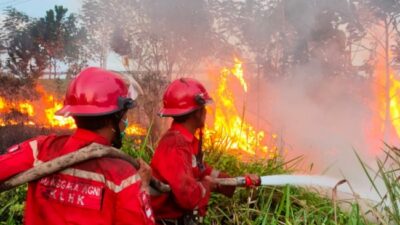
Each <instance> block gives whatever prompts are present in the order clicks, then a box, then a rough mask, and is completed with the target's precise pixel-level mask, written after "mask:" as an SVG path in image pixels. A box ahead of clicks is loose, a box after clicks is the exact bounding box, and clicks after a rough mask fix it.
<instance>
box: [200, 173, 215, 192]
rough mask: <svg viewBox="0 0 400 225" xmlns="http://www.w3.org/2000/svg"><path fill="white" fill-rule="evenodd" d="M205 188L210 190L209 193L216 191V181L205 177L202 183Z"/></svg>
mask: <svg viewBox="0 0 400 225" xmlns="http://www.w3.org/2000/svg"><path fill="white" fill-rule="evenodd" d="M200 182H201V183H202V184H203V186H204V187H205V188H206V189H207V190H208V191H214V190H215V189H216V188H217V185H218V184H217V183H216V182H215V179H214V178H213V177H211V176H205V177H203V179H201V181H200Z"/></svg>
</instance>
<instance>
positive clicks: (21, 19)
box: [2, 6, 89, 79]
mask: <svg viewBox="0 0 400 225" xmlns="http://www.w3.org/2000/svg"><path fill="white" fill-rule="evenodd" d="M67 11H68V10H67V9H66V8H64V7H62V6H55V7H54V10H53V9H51V10H48V11H47V12H46V16H45V17H42V18H39V19H35V18H30V17H28V16H27V15H25V14H24V13H22V12H19V11H17V10H16V9H12V8H10V9H7V10H6V14H7V15H6V19H5V22H4V26H3V28H2V29H3V35H2V45H3V47H4V48H5V49H6V50H7V54H8V59H7V64H6V66H7V68H8V69H9V70H10V71H11V73H12V74H14V75H16V76H18V77H20V78H29V79H36V78H38V77H39V76H40V75H42V72H43V71H44V70H45V69H47V68H49V67H50V68H49V69H50V71H53V72H54V74H56V69H57V64H58V63H60V62H62V63H64V64H67V65H68V66H69V67H70V68H71V67H72V68H76V67H77V68H76V69H75V70H78V69H80V68H82V67H83V65H85V64H86V62H87V60H88V58H89V55H88V54H87V53H86V52H85V47H84V46H85V42H86V33H85V30H84V29H83V28H82V27H80V26H79V24H78V21H77V18H76V16H75V15H74V14H70V15H69V16H68V15H67Z"/></svg>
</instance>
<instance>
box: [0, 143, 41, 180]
mask: <svg viewBox="0 0 400 225" xmlns="http://www.w3.org/2000/svg"><path fill="white" fill-rule="evenodd" d="M38 153H39V148H38V140H35V139H32V140H28V141H25V142H23V143H21V144H18V145H14V146H12V147H10V148H8V149H7V152H6V153H5V154H3V155H0V165H1V167H2V168H3V169H1V170H0V181H4V180H6V179H8V178H10V177H12V176H14V175H16V174H18V173H21V172H23V171H26V170H28V169H30V168H32V167H33V166H34V165H35V164H36V163H39V161H38V160H37V156H38Z"/></svg>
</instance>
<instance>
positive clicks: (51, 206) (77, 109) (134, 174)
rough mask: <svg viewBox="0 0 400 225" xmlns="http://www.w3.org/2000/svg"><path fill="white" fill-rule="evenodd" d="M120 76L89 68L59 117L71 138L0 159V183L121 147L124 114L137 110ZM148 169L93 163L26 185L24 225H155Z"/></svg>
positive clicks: (50, 139)
mask: <svg viewBox="0 0 400 225" xmlns="http://www.w3.org/2000/svg"><path fill="white" fill-rule="evenodd" d="M133 91H134V89H133V86H129V88H128V87H127V85H126V83H125V81H124V80H123V79H122V77H121V76H120V75H117V74H115V73H112V72H110V71H106V70H102V69H100V68H95V67H90V68H87V69H85V70H83V71H81V73H80V74H78V76H77V77H76V78H75V79H74V80H73V81H72V82H71V83H70V85H69V87H68V90H67V94H66V98H65V101H64V107H63V108H62V109H61V110H59V111H58V112H57V114H58V115H64V116H72V117H73V118H74V120H75V123H76V125H77V127H78V128H77V130H76V131H75V132H74V134H72V135H65V136H56V135H49V136H40V137H37V138H33V139H31V140H28V141H25V142H23V143H21V144H18V145H15V146H13V147H11V148H9V149H8V153H7V154H5V155H1V156H0V165H2V167H3V168H4V169H2V170H0V181H3V180H6V179H8V178H9V177H11V176H13V175H15V174H18V173H20V172H22V171H25V170H27V169H30V168H32V167H34V166H36V165H39V164H41V163H43V162H46V161H49V160H52V159H54V158H56V157H58V156H61V155H64V154H67V153H70V152H73V151H76V150H78V149H80V148H82V147H84V146H87V145H89V144H91V143H93V142H95V143H99V144H102V145H108V146H111V145H112V146H114V147H116V148H119V147H121V138H122V137H121V136H122V134H123V130H124V129H125V128H126V126H127V111H128V109H130V108H133V107H134V106H135V101H134V100H133V99H132V98H131V97H130V96H131V95H130V94H131V93H132V92H133ZM150 178H151V169H150V167H149V166H148V165H147V164H146V163H144V162H143V161H141V162H140V169H139V170H138V171H137V170H135V168H134V167H133V166H132V165H131V164H129V163H128V162H125V161H123V160H120V159H115V158H99V159H92V160H89V161H86V162H83V163H80V164H77V165H74V166H72V167H70V168H68V169H65V170H62V171H61V172H59V173H56V174H53V175H50V176H47V177H44V178H41V179H39V180H36V181H33V182H30V183H29V186H28V193H27V200H26V206H25V216H24V224H26V225H38V224H56V225H58V224H77V225H78V224H85V225H88V224H93V225H97V224H98V225H100V224H101V225H106V224H119V225H122V224H154V218H153V215H152V210H151V208H150V204H149V195H148V190H149V186H148V185H149V180H150Z"/></svg>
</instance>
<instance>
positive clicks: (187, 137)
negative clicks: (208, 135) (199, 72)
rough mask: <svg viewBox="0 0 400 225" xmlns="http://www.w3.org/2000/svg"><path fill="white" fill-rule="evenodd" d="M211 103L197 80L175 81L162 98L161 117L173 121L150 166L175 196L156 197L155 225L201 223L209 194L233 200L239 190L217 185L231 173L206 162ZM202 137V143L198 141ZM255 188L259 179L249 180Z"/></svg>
mask: <svg viewBox="0 0 400 225" xmlns="http://www.w3.org/2000/svg"><path fill="white" fill-rule="evenodd" d="M211 102H212V99H211V97H210V96H209V94H208V93H207V91H206V89H205V88H204V86H203V85H202V84H201V83H200V82H198V81H197V80H194V79H190V78H181V79H178V80H175V81H173V82H172V83H171V84H170V85H169V86H168V87H167V89H166V91H165V93H164V96H163V108H162V109H161V111H160V112H159V115H160V116H162V117H172V118H173V122H172V125H171V127H170V129H169V130H168V131H167V132H166V133H165V134H164V135H163V137H162V138H161V140H160V141H159V144H158V146H157V148H156V150H155V153H154V156H153V159H152V161H151V163H150V166H151V168H152V172H153V175H154V176H155V177H156V178H158V179H160V180H161V181H162V182H164V183H167V184H169V185H170V186H171V189H172V191H171V193H167V194H161V195H157V196H152V200H151V205H152V208H153V210H154V215H155V218H156V223H157V224H175V225H181V224H184V225H187V224H198V223H201V219H202V217H203V216H204V215H205V213H206V207H207V204H208V201H209V198H210V193H211V192H219V193H222V194H224V195H226V196H228V197H231V196H232V195H233V193H234V191H235V187H232V186H231V187H228V186H219V185H217V184H216V183H215V182H213V179H214V178H226V177H229V176H228V175H227V174H225V173H223V172H220V171H218V170H216V169H213V168H211V167H210V166H208V165H207V164H205V163H204V162H203V152H202V149H201V145H202V131H201V130H202V128H203V127H204V124H205V118H206V108H205V105H206V104H208V103H211ZM196 132H199V133H200V134H199V135H198V136H199V138H196ZM246 178H247V180H249V181H250V182H249V183H250V184H254V185H257V184H258V183H259V182H260V179H259V177H258V176H257V175H247V176H246Z"/></svg>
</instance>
